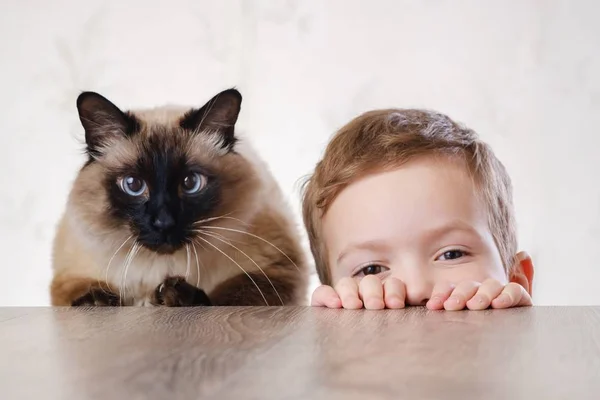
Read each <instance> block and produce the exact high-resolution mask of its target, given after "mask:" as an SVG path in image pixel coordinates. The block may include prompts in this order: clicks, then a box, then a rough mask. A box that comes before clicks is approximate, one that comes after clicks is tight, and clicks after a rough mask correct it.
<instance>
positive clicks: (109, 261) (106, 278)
mask: <svg viewBox="0 0 600 400" xmlns="http://www.w3.org/2000/svg"><path fill="white" fill-rule="evenodd" d="M132 237H133V235H129V237H128V238H127V239H125V241H124V242H123V243H122V244H121V245H120V246H119V248H117V250H116V251H115V252H114V254H113V255H112V257H111V258H110V260H108V265H107V266H106V272H105V274H104V282H105V283H106V289H107V290H108V291H110V285H109V284H108V271H109V270H110V265H111V263H112V262H113V260H114V258H115V256H116V255H117V253H118V252H119V251H121V249H122V248H123V246H125V244H127V242H129V240H130V239H131V238H132ZM98 285H99V286H100V289H102V291H103V292H104V293H106V294H109V293H108V292H107V291H106V290H104V288H103V287H102V282H101V281H100V279H98Z"/></svg>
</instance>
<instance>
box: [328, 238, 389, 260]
mask: <svg viewBox="0 0 600 400" xmlns="http://www.w3.org/2000/svg"><path fill="white" fill-rule="evenodd" d="M389 249H390V246H389V245H388V244H387V243H385V242H383V241H381V240H369V241H366V242H357V243H352V244H349V245H348V246H346V248H345V249H344V250H343V251H342V252H341V253H340V255H339V256H338V258H337V261H336V263H337V264H339V263H340V261H342V260H343V259H344V258H346V257H347V256H348V255H349V254H350V253H352V252H354V251H357V250H369V251H372V252H375V253H377V252H385V251H388V250H389Z"/></svg>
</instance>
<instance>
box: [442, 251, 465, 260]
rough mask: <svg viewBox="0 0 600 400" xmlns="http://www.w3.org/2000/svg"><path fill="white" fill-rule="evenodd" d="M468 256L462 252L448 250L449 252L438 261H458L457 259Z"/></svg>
mask: <svg viewBox="0 0 600 400" xmlns="http://www.w3.org/2000/svg"><path fill="white" fill-rule="evenodd" d="M466 255H467V253H466V252H464V251H462V250H448V251H446V252H444V254H442V255H441V256H439V257H438V260H440V261H450V260H456V259H459V258H462V257H464V256H466Z"/></svg>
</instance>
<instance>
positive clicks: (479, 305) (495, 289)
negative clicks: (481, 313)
mask: <svg viewBox="0 0 600 400" xmlns="http://www.w3.org/2000/svg"><path fill="white" fill-rule="evenodd" d="M503 288H504V285H503V284H501V283H500V282H499V281H497V280H496V279H487V280H485V281H484V282H483V283H482V284H481V286H479V289H477V293H475V295H474V296H473V297H472V298H471V299H470V300H469V301H467V308H468V309H469V310H485V309H486V308H488V307H489V306H490V304H492V300H494V299H495V298H496V297H498V295H499V294H500V293H501V292H502V289H503Z"/></svg>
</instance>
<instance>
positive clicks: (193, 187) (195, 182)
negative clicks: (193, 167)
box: [181, 172, 206, 194]
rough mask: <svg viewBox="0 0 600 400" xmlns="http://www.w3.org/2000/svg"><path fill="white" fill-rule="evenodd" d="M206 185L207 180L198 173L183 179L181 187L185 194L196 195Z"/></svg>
mask: <svg viewBox="0 0 600 400" xmlns="http://www.w3.org/2000/svg"><path fill="white" fill-rule="evenodd" d="M205 185H206V178H205V177H204V176H202V175H200V174H199V173H197V172H190V173H189V174H187V175H186V176H185V178H183V182H182V184H181V187H182V189H183V192H184V193H185V194H196V193H198V192H199V191H201V190H202V189H204V186H205Z"/></svg>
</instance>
